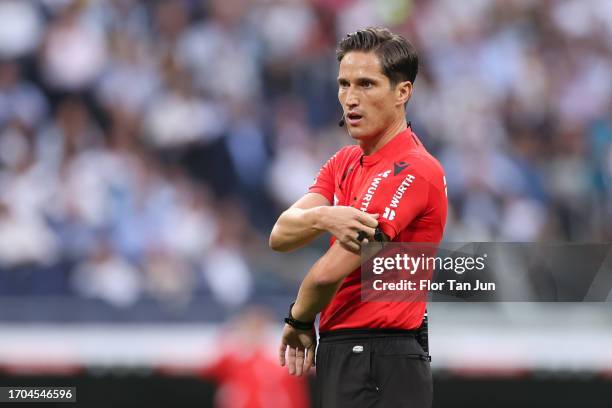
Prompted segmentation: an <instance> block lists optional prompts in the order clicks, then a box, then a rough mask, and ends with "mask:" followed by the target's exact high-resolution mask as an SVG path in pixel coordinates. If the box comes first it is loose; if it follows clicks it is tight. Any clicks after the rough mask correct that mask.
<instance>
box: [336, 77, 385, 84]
mask: <svg viewBox="0 0 612 408" xmlns="http://www.w3.org/2000/svg"><path fill="white" fill-rule="evenodd" d="M365 81H369V82H372V83H378V82H379V81H378V79H376V78H372V77H359V78H357V79H356V80H355V82H357V83H362V82H365ZM341 82H350V81H349V80H348V79H346V78H344V77H338V83H341Z"/></svg>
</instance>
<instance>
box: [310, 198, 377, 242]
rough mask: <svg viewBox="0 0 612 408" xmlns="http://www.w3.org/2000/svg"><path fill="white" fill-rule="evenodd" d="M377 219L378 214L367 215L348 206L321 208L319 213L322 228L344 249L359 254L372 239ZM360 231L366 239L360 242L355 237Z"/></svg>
mask: <svg viewBox="0 0 612 408" xmlns="http://www.w3.org/2000/svg"><path fill="white" fill-rule="evenodd" d="M377 218H378V214H367V213H364V212H363V211H360V210H358V209H356V208H353V207H348V206H333V207H322V212H321V224H322V225H323V228H324V229H325V230H326V231H329V232H330V233H331V234H332V235H333V236H335V237H336V239H337V240H338V242H340V245H342V247H343V248H344V249H346V250H348V251H351V252H354V253H359V251H360V250H361V245H362V244H367V243H368V238H369V239H373V237H374V233H375V231H376V230H375V228H376V227H377V226H378V221H377V220H376V219H377ZM361 231H363V232H364V233H365V234H366V237H367V238H366V239H364V240H363V241H361V242H360V241H359V240H358V239H357V237H358V236H359V233H360V232H361Z"/></svg>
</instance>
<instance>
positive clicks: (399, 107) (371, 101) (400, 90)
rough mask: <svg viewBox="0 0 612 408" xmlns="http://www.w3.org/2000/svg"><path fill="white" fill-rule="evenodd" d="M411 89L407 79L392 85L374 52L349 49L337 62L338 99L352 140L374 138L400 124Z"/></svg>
mask: <svg viewBox="0 0 612 408" xmlns="http://www.w3.org/2000/svg"><path fill="white" fill-rule="evenodd" d="M411 92H412V84H411V83H410V82H401V83H399V84H397V85H396V86H394V87H391V83H390V81H389V78H387V77H386V76H385V75H384V74H383V72H382V69H381V64H380V61H379V58H378V57H377V56H376V54H374V53H373V52H361V51H351V52H349V53H347V54H346V55H345V56H344V58H342V61H340V68H339V71H338V100H339V101H340V105H342V109H343V111H344V115H345V122H346V126H347V127H348V129H349V132H350V135H351V137H352V138H353V139H357V140H359V141H367V140H368V139H374V138H377V137H379V136H381V135H383V134H384V133H385V131H386V130H387V129H390V128H392V127H393V126H396V125H397V124H398V123H400V122H401V121H402V120H403V117H404V114H405V112H404V104H405V102H406V101H407V100H408V98H410V94H411Z"/></svg>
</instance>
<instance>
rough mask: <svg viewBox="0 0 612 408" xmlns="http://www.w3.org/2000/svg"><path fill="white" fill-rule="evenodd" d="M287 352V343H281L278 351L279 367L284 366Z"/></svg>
mask: <svg viewBox="0 0 612 408" xmlns="http://www.w3.org/2000/svg"><path fill="white" fill-rule="evenodd" d="M286 350H287V343H285V342H284V341H282V342H281V345H280V348H279V350H278V362H279V363H280V365H281V367H284V366H285V351H286Z"/></svg>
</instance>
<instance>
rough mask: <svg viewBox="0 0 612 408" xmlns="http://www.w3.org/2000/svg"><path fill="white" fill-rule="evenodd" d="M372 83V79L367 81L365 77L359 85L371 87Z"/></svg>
mask: <svg viewBox="0 0 612 408" xmlns="http://www.w3.org/2000/svg"><path fill="white" fill-rule="evenodd" d="M373 85H374V83H372V81H369V80H367V79H366V80H363V81H362V82H361V86H362V87H364V88H371V87H372V86H373Z"/></svg>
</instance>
